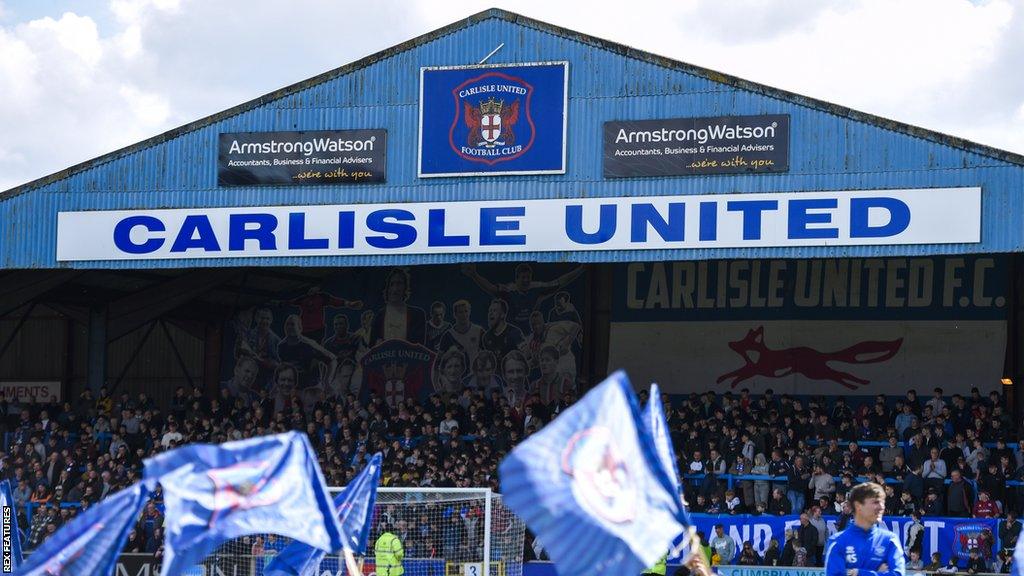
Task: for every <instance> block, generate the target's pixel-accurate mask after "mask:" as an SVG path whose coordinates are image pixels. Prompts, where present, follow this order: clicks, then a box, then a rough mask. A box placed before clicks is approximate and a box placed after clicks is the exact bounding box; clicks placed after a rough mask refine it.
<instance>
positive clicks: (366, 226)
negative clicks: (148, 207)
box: [113, 195, 920, 254]
mask: <svg viewBox="0 0 1024 576" xmlns="http://www.w3.org/2000/svg"><path fill="white" fill-rule="evenodd" d="M704 198H706V197H704ZM571 202H572V201H569V202H567V203H564V204H563V203H560V202H559V203H552V204H545V205H544V206H545V207H543V208H536V211H535V212H532V213H530V216H531V217H534V218H542V220H541V221H540V222H529V224H530V225H529V226H527V222H526V220H525V219H526V217H527V208H528V205H526V204H523V205H511V206H510V205H500V206H486V205H482V203H480V204H478V205H477V206H479V207H477V206H473V207H472V208H469V207H453V208H449V207H446V206H443V205H442V206H439V207H429V208H419V209H400V208H381V209H378V210H373V209H372V207H362V208H361V207H339V208H338V209H337V221H336V223H333V222H332V221H331V218H333V216H328V215H326V214H317V213H316V212H313V211H312V210H304V209H300V208H293V209H292V210H294V211H292V212H285V210H287V209H283V210H282V209H278V210H272V209H269V208H264V209H262V210H264V212H255V213H253V212H251V210H253V209H252V208H247V209H243V208H240V210H249V211H250V212H243V213H237V214H236V213H228V214H224V213H223V212H220V213H219V214H220V215H221V216H218V217H213V216H212V213H211V214H209V215H208V214H187V213H186V214H184V215H183V216H180V218H181V220H180V224H179V223H178V222H179V220H178V219H177V218H178V217H175V218H174V219H173V220H170V222H171V223H168V222H165V221H163V220H161V219H160V218H159V217H157V216H152V215H136V216H129V217H125V218H123V219H120V220H117V221H116V223H115V225H114V229H113V241H114V246H115V247H116V248H117V250H119V251H121V252H122V253H125V254H152V253H155V252H158V251H165V252H170V253H171V254H180V253H187V252H189V251H192V250H195V251H203V252H206V253H215V252H221V251H222V250H224V249H223V248H222V247H221V246H222V243H224V244H226V246H225V248H226V251H227V252H232V253H239V252H245V251H247V250H249V251H258V252H262V253H269V252H275V251H280V252H282V253H284V252H287V251H295V252H297V253H300V252H302V251H309V250H317V251H328V250H351V249H354V248H356V247H357V246H359V247H360V248H364V249H365V248H366V247H370V248H375V249H379V250H401V249H405V248H409V247H412V246H413V245H414V244H416V243H417V242H419V245H418V246H417V248H429V249H437V250H433V251H438V252H440V251H443V249H444V248H467V247H468V248H472V247H490V246H528V243H527V241H528V239H527V234H526V232H525V230H536V229H537V228H538V225H543V226H549V225H548V224H547V222H548V219H549V218H551V217H552V216H554V214H553V212H554V211H555V210H564V221H563V222H562V224H564V228H561V229H555V228H554V227H545V228H542V229H540V234H539V235H537V236H536V237H531V238H530V239H529V240H530V241H531V242H532V243H536V244H537V245H536V248H537V249H540V250H548V249H552V246H551V243H555V242H557V243H560V244H561V243H565V242H566V241H568V242H571V243H575V244H576V245H579V246H592V247H594V248H601V247H602V245H604V246H607V247H609V248H612V247H614V248H620V249H621V248H623V247H626V246H628V245H634V247H641V248H642V246H635V245H643V244H646V243H651V244H652V247H653V245H656V244H658V243H661V244H664V243H676V245H680V246H684V245H685V246H688V247H698V246H708V245H715V244H711V243H725V244H730V245H742V243H740V242H737V241H738V240H740V239H742V240H743V241H746V242H759V241H762V242H763V241H765V240H768V241H771V242H773V243H775V242H780V244H778V245H786V242H791V241H797V242H799V241H806V240H811V241H812V243H814V242H813V241H815V240H822V241H825V243H828V242H827V241H828V240H831V239H838V238H843V239H853V240H856V239H866V238H886V239H887V238H894V237H898V236H900V235H902V234H903V233H904V232H906V231H907V230H908V229H909V228H910V224H911V217H912V215H911V211H910V206H909V205H908V204H907V202H905V201H903V200H901V199H898V198H891V197H885V196H872V197H866V198H851V199H849V200H846V199H843V198H835V197H828V196H827V195H823V196H811V195H806V196H804V197H802V198H785V199H779V200H768V199H751V200H726V199H725V198H723V199H721V200H717V201H716V200H706V199H703V198H702V199H699V200H697V199H695V200H693V201H692V203H691V202H690V201H688V200H685V199H679V198H672V199H671V201H667V200H660V201H659V200H654V199H634V200H630V199H615V200H614V201H612V200H601V201H599V203H589V202H588V203H583V202H577V203H571ZM846 202H849V216H848V217H847V216H846V212H845V209H846V207H847V205H846ZM687 203H691V204H692V205H691V206H690V207H689V214H688V213H687V212H688V211H687ZM781 203H785V205H781ZM531 209H532V208H531ZM470 210H471V211H472V212H470ZM545 210H546V211H548V212H550V213H549V214H544V213H543V212H542V211H545ZM627 210H628V216H626V214H627V213H626V211H627ZM620 213H621V214H622V215H623V218H624V219H626V218H628V222H627V221H624V222H623V226H622V228H621V229H620V227H619V226H618V224H619V222H618V216H619V214H620ZM723 213H724V214H725V216H723V217H724V218H725V220H724V221H723V217H720V216H722V214H723ZM729 213H733V214H735V215H730V214H729ZM737 213H738V214H737ZM285 214H287V222H286V223H285V222H283V219H284V218H285ZM839 214H842V217H841V218H840V217H839V216H838V215H839ZM584 217H586V218H588V220H587V221H586V222H584ZM688 217H689V218H690V222H689V225H687V222H686V219H687V218H688ZM211 218H214V219H213V220H211ZM453 221H454V222H455V224H452V222H453ZM285 224H286V225H287V233H285V230H284V227H285V226H284V225H285ZM449 224H452V226H451V227H454V228H457V229H458V230H459V233H455V232H454V231H452V230H449ZM919 224H920V223H919ZM314 226H315V227H316V229H317V230H319V231H321V232H313V231H312V230H310V227H314ZM463 232H465V233H463ZM688 232H689V235H687V233H688ZM421 234H422V235H423V238H422V239H420V235H421ZM172 238H173V242H171V246H170V248H169V249H168V248H166V246H167V243H168V242H169V241H171V239H172ZM683 243H686V244H683ZM854 244H856V242H854Z"/></svg>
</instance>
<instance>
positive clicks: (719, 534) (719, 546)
mask: <svg viewBox="0 0 1024 576" xmlns="http://www.w3.org/2000/svg"><path fill="white" fill-rule="evenodd" d="M711 548H712V549H713V550H714V551H715V552H716V553H717V554H718V557H719V559H720V562H721V563H722V564H732V561H733V558H735V557H736V541H735V540H733V539H732V536H729V535H728V534H726V533H725V526H723V525H722V524H716V525H715V535H714V536H713V537H712V538H711Z"/></svg>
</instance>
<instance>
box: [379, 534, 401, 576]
mask: <svg viewBox="0 0 1024 576" xmlns="http://www.w3.org/2000/svg"><path fill="white" fill-rule="evenodd" d="M373 556H374V561H375V563H376V565H377V567H376V571H377V576H402V575H403V574H405V568H402V558H405V548H403V547H402V541H401V540H399V539H398V536H395V535H394V534H392V533H391V532H385V533H383V534H381V535H380V538H377V542H376V543H375V544H374V545H373Z"/></svg>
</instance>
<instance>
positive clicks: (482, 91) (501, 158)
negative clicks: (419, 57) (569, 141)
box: [419, 62, 569, 177]
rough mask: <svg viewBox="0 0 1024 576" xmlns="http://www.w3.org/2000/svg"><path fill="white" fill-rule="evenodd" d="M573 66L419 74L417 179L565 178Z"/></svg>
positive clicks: (453, 69)
mask: <svg viewBox="0 0 1024 576" xmlns="http://www.w3.org/2000/svg"><path fill="white" fill-rule="evenodd" d="M568 66H569V64H568V62H554V63H537V64H505V65H489V66H461V67H448V68H423V69H421V70H420V148H419V175H420V176H421V177H430V176H474V175H488V176H494V175H499V174H564V173H565V130H566V114H565V109H566V102H567V96H568V92H567V89H566V88H567V86H566V83H567V82H568Z"/></svg>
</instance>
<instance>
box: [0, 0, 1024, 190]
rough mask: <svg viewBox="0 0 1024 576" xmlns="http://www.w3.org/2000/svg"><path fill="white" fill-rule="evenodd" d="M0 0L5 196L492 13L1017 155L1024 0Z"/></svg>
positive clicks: (1023, 125) (1021, 129)
mask: <svg viewBox="0 0 1024 576" xmlns="http://www.w3.org/2000/svg"><path fill="white" fill-rule="evenodd" d="M594 6H595V4H594V2H592V1H590V2H578V1H575V0H563V1H560V2H554V1H551V0H543V1H540V0H520V1H518V2H505V1H499V0H490V1H488V2H446V1H427V0H405V1H399V0H373V1H370V2H366V1H359V2H356V1H351V0H0V190H6V189H9V188H11V187H14V186H16V185H18V184H22V183H24V182H28V181H31V180H33V179H36V178H39V177H42V176H45V175H47V174H50V173H53V172H56V171H58V170H61V169H63V168H66V167H68V166H71V165H73V164H76V163H78V162H82V161H84V160H88V159H90V158H95V157H96V156H99V155H102V154H105V153H107V152H110V151H113V150H116V149H118V148H121V147H123V146H127V145H129V144H132V143H134V142H137V141H139V140H142V139H145V138H147V137H150V136H154V135H156V134H159V133H161V132H164V131H166V130H169V129H171V128H174V127H176V126H180V125H182V124H185V123H187V122H191V121H193V120H196V119H199V118H202V117H204V116H207V115H210V114H213V113H215V112H219V111H221V110H224V109H227V108H230V107H232V106H234V105H237V104H240V103H242V102H245V101H248V100H251V99H253V98H256V97H258V96H260V95H262V94H265V93H267V92H271V91H273V90H275V89H277V88H280V87H282V86H287V85H289V84H293V83H295V82H298V81H300V80H303V79H306V78H309V77H311V76H314V75H316V74H319V73H321V72H325V71H327V70H331V69H333V68H337V67H338V66H342V65H344V64H347V63H349V62H352V61H353V60H357V59H359V58H361V57H363V56H367V55H369V54H372V53H374V52H377V51H379V50H382V49H385V48H388V47H390V46H393V45H395V44H398V43H400V42H402V41H404V40H408V39H410V38H413V37H416V36H419V35H420V34H423V33H426V32H429V31H431V30H433V29H435V28H438V27H440V26H444V25H446V24H449V23H451V22H454V21H457V20H459V19H461V18H464V17H466V16H468V15H470V14H474V13H476V12H479V11H481V10H484V9H486V8H489V7H500V8H505V9H508V10H512V11H514V12H518V13H520V14H524V15H526V16H530V17H532V18H536V19H539V20H543V21H546V22H550V23H552V24H556V25H560V26H563V27H566V28H570V29H574V30H578V31H581V32H584V33H587V34H591V35H594V36H598V37H601V38H605V39H608V40H612V41H615V42H619V43H622V44H627V45H629V46H632V47H635V48H638V49H641V50H646V51H649V52H653V53H656V54H659V55H662V56H667V57H670V58H673V59H676V60H681V61H684V62H688V63H691V64H696V65H699V66H704V67H707V68H711V69H713V70H718V71H720V72H724V73H727V74H732V75H735V76H739V77H741V78H746V79H748V80H753V81H755V82H760V83H764V84H768V85H770V86H774V87H777V88H782V89H785V90H790V91H793V92H797V93H800V94H805V95H807V96H812V97H815V98H820V99H823V100H827V101H830V102H834V103H836V104H841V105H844V106H848V107H851V108H854V109H858V110H862V111H865V112H870V113H872V114H877V115H880V116H884V117H887V118H892V119H895V120H900V121H903V122H908V123H910V124H914V125H917V126H921V127H924V128H929V129H932V130H937V131H940V132H944V133H947V134H952V135H955V136H959V137H962V138H966V139H968V140H972V141H975V142H979V143H982V144H987V145H990V146H995V147H997V148H1002V149H1005V150H1010V151H1013V152H1017V153H1024V72H1022V70H1021V68H1022V63H1024V0H674V1H644V0H634V1H631V2H609V3H603V4H602V5H601V8H600V10H595V9H594Z"/></svg>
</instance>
